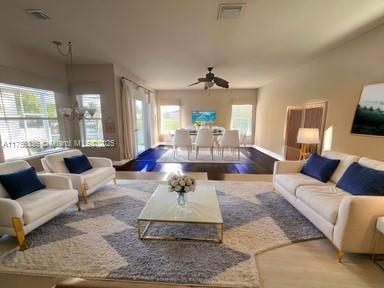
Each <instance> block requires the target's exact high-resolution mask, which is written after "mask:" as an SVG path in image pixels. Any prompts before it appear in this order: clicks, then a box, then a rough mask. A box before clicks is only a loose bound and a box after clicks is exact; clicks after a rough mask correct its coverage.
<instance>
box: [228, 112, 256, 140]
mask: <svg viewBox="0 0 384 288" xmlns="http://www.w3.org/2000/svg"><path fill="white" fill-rule="evenodd" d="M252 116H253V107H252V105H232V117H231V129H236V130H239V132H240V134H242V135H245V136H251V135H252V123H253V119H252V118H253V117H252Z"/></svg>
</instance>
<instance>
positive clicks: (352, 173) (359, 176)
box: [336, 162, 384, 196]
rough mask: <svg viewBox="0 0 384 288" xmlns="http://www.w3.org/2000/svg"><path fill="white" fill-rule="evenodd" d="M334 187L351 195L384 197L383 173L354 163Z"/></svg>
mask: <svg viewBox="0 0 384 288" xmlns="http://www.w3.org/2000/svg"><path fill="white" fill-rule="evenodd" d="M336 186H337V187H339V188H341V189H343V190H345V191H348V192H349V193H351V194H353V195H372V196H384V171H380V170H376V169H372V168H368V167H364V166H362V165H360V164H359V163H356V162H355V163H352V164H351V165H350V166H349V167H348V169H347V170H346V171H345V172H344V174H343V176H342V177H341V178H340V180H339V182H337V184H336Z"/></svg>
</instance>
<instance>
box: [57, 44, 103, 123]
mask: <svg viewBox="0 0 384 288" xmlns="http://www.w3.org/2000/svg"><path fill="white" fill-rule="evenodd" d="M52 43H53V44H55V45H56V48H57V51H58V52H59V54H60V55H61V56H64V57H69V67H68V78H69V79H68V80H69V81H68V82H69V84H68V92H69V95H73V93H72V80H73V79H72V74H73V66H72V65H73V61H72V60H73V55H72V42H70V41H69V42H68V44H67V50H66V52H64V51H63V50H62V48H61V47H62V46H63V43H61V42H60V41H53V42H52ZM59 113H60V114H61V115H62V116H64V117H65V119H68V120H71V121H73V120H75V119H76V120H78V121H80V120H83V119H92V118H93V116H94V115H95V113H96V109H95V108H80V106H79V103H78V102H77V100H75V103H74V104H73V105H72V107H68V108H61V109H59Z"/></svg>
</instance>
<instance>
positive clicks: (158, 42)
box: [0, 0, 384, 89]
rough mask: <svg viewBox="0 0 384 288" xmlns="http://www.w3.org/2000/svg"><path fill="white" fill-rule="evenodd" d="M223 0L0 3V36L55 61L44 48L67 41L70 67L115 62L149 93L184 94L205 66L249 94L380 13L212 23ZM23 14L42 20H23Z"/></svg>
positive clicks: (363, 5)
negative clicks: (38, 14)
mask: <svg viewBox="0 0 384 288" xmlns="http://www.w3.org/2000/svg"><path fill="white" fill-rule="evenodd" d="M223 2H229V1H225V0H222V1H218V0H135V1H134V0H109V1H106V0H81V1H79V0H65V1H64V0H61V1H59V0H34V1H31V0H18V1H14V0H2V1H1V4H0V7H1V9H0V19H1V20H0V21H1V22H0V23H1V25H0V32H1V35H2V37H5V38H8V40H9V41H12V42H15V43H17V44H20V45H23V46H27V47H30V48H32V49H37V50H40V51H41V52H43V53H47V54H50V55H52V56H53V57H57V59H60V61H63V59H62V58H60V56H59V55H58V54H57V51H56V48H55V47H54V46H53V45H52V44H51V43H50V42H51V41H52V40H60V41H62V42H65V41H68V40H70V41H72V42H73V45H74V62H75V63H116V64H119V65H121V66H122V67H124V68H126V69H127V70H129V71H131V72H132V73H134V74H135V75H137V76H138V77H139V78H141V79H143V80H144V81H145V82H146V83H147V84H148V85H149V86H150V87H152V88H154V89H184V88H186V86H187V85H188V84H190V83H192V82H194V81H196V79H197V78H198V77H202V76H203V75H205V73H206V67H207V66H214V67H215V70H214V73H216V75H217V76H219V77H222V78H224V79H227V80H229V81H230V85H231V87H232V88H257V87H260V86H262V85H264V84H266V83H267V82H269V81H271V80H272V79H274V78H276V77H278V76H280V75H281V74H283V73H284V72H286V71H287V70H288V69H292V68H294V67H296V66H298V65H300V64H302V63H304V62H306V61H309V60H311V59H313V58H314V57H316V56H317V55H319V54H320V53H323V52H324V51H326V50H327V49H331V48H333V47H336V46H338V45H340V44H341V43H343V42H345V41H347V40H348V39H351V38H353V37H356V36H357V35H359V34H362V33H364V32H366V31H368V30H369V29H372V28H373V27H374V26H377V25H378V24H380V23H381V22H382V20H383V19H382V17H383V15H384V0H364V1H362V0H289V1H288V0H244V1H238V0H234V1H232V2H234V3H236V2H244V3H246V7H245V10H244V13H243V14H242V16H241V17H240V19H236V20H222V21H218V20H217V13H218V6H219V4H220V3H223ZM28 8H40V9H43V11H44V12H45V13H46V14H48V15H49V16H50V17H51V20H48V21H43V20H38V19H36V18H34V17H32V16H31V15H27V14H25V13H24V10H25V9H28ZM3 39H4V38H3ZM196 86H198V88H202V86H203V85H202V84H201V85H196Z"/></svg>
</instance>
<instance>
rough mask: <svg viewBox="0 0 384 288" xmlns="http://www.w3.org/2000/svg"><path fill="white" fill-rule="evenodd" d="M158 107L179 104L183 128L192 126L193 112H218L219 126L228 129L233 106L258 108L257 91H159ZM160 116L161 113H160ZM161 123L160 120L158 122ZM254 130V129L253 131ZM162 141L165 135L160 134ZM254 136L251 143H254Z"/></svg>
mask: <svg viewBox="0 0 384 288" xmlns="http://www.w3.org/2000/svg"><path fill="white" fill-rule="evenodd" d="M156 95H157V105H158V107H160V106H161V105H167V104H178V105H180V106H181V126H182V127H186V126H189V125H192V111H216V113H217V114H216V115H217V122H216V125H217V126H222V127H224V128H226V129H229V128H230V125H231V111H232V104H252V105H253V107H254V109H255V107H256V97H257V90H256V89H210V90H203V89H185V90H159V91H157V93H156ZM158 115H159V113H158ZM158 121H160V119H159V120H158ZM253 130H254V129H252V131H253ZM159 135H160V141H163V140H164V135H161V134H160V131H159ZM253 139H254V137H253V135H252V137H250V139H249V142H250V143H253Z"/></svg>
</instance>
